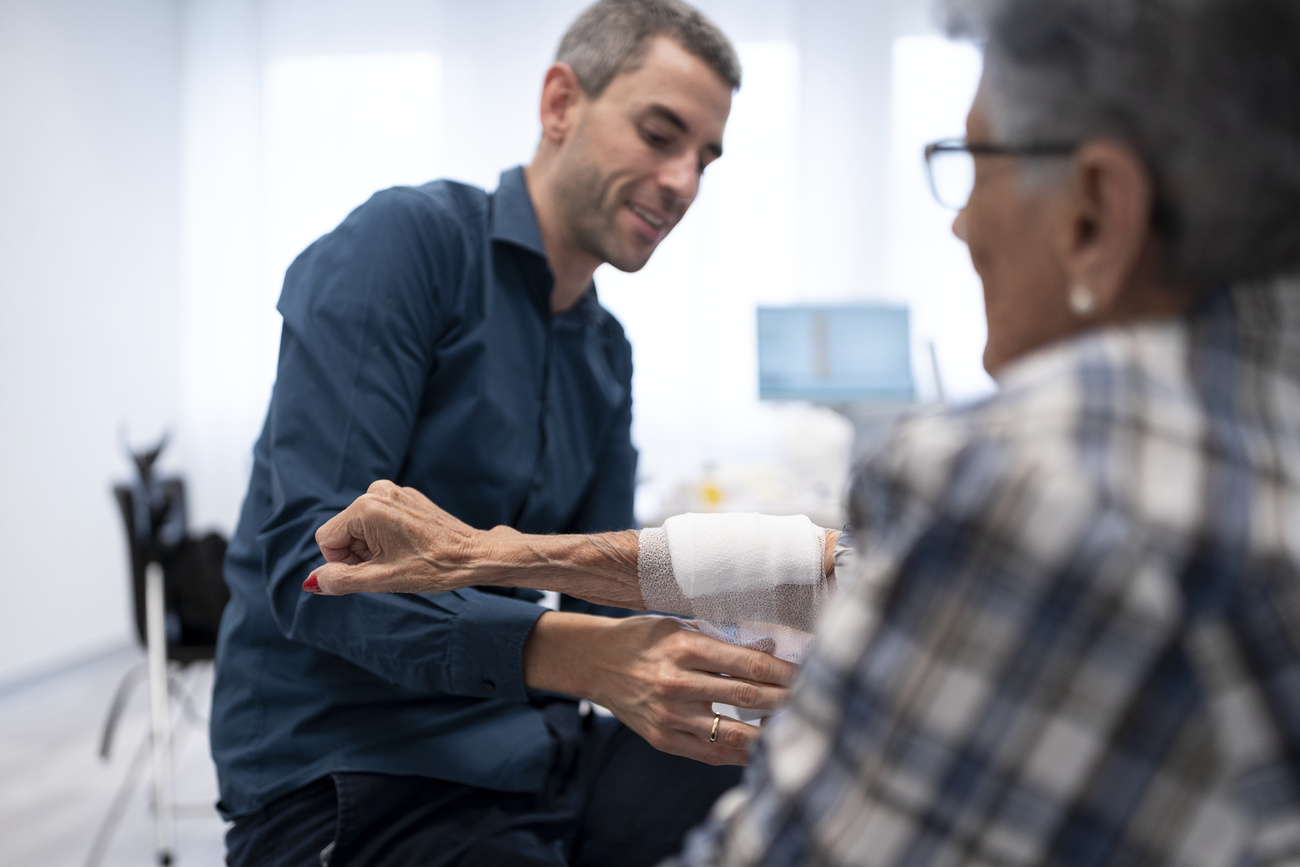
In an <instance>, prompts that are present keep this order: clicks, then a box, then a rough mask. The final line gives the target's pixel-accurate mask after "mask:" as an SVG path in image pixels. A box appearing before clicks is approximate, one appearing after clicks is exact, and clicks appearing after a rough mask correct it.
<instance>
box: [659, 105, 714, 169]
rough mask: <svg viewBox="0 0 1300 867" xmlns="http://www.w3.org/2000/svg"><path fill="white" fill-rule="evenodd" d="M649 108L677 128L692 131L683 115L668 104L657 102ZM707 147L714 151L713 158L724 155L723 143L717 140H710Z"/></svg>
mask: <svg viewBox="0 0 1300 867" xmlns="http://www.w3.org/2000/svg"><path fill="white" fill-rule="evenodd" d="M649 110H650V113H651V114H654V115H657V116H659V117H661V118H663V119H664V120H666V121H668V122H669V123H670V124H672V125H673V126H675V127H677V128H678V129H679V130H681V131H682V132H690V131H691V128H690V127H689V126H688V125H687V124H686V121H684V120H682V116H681V115H680V114H678V113H677V112H675V111H673V110H672V109H671V108H669V107H668V106H666V105H660V104H659V103H655V104H654V105H651V106H650V109H649ZM705 147H707V148H708V149H709V151H711V152H712V153H713V158H714V159H717V158H718V157H720V156H722V145H721V144H718V143H717V142H710V143H709V144H707V145H705Z"/></svg>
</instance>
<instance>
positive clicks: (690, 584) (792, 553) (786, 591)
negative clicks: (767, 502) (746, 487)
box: [637, 514, 828, 661]
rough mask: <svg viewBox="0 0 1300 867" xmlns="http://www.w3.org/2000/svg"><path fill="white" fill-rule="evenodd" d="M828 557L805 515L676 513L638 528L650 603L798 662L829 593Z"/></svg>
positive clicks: (640, 570)
mask: <svg viewBox="0 0 1300 867" xmlns="http://www.w3.org/2000/svg"><path fill="white" fill-rule="evenodd" d="M825 556H826V535H825V531H824V530H822V529H821V528H820V527H818V526H816V525H815V524H813V522H812V521H809V520H808V519H807V518H806V517H804V516H803V515H794V516H789V517H777V516H773V515H758V514H721V515H696V514H688V515H678V516H676V517H673V518H669V519H668V520H667V521H666V522H664V525H663V527H662V528H660V529H652V530H642V531H641V533H640V553H639V554H638V558H637V577H638V580H639V582H640V585H641V598H642V600H643V601H644V602H645V604H646V607H647V608H648V609H650V610H653V611H665V612H669V613H673V614H686V615H689V616H691V617H694V618H695V619H696V620H697V621H698V623H699V626H700V628H701V629H702V630H703V631H705V632H707V633H709V634H711V635H714V636H715V637H718V638H722V639H724V640H726V641H730V642H732V643H734V644H741V645H745V646H748V647H755V648H758V649H762V650H766V651H767V652H769V653H775V654H776V655H777V656H780V657H782V658H784V659H791V660H795V661H798V660H799V659H801V658H802V657H803V655H804V653H805V652H806V651H807V649H808V645H809V644H810V643H811V641H812V635H811V632H812V629H813V624H815V623H816V621H817V617H818V615H819V614H820V613H821V609H822V606H823V604H824V602H825V600H826V597H827V595H828V589H827V580H826V573H825V570H824V564H825Z"/></svg>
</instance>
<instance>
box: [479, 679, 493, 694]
mask: <svg viewBox="0 0 1300 867" xmlns="http://www.w3.org/2000/svg"><path fill="white" fill-rule="evenodd" d="M478 687H479V689H481V690H483V691H484V692H496V691H497V685H496V684H495V683H493V682H492V681H490V680H485V681H483V682H482V683H480V684H479V685H478Z"/></svg>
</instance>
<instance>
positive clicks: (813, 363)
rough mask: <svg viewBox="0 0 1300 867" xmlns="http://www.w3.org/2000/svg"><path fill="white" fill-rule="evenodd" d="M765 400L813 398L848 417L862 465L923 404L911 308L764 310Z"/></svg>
mask: <svg viewBox="0 0 1300 867" xmlns="http://www.w3.org/2000/svg"><path fill="white" fill-rule="evenodd" d="M931 354H932V357H933V348H931ZM935 375H936V378H937V376H938V369H937V366H936V369H935ZM938 389H939V392H940V393H942V386H941V385H940V386H938ZM758 396H759V399H760V400H803V401H808V402H810V403H813V404H815V405H818V406H825V407H828V408H830V409H832V410H834V411H835V412H837V413H839V414H840V415H842V416H844V417H845V418H846V419H848V420H849V422H850V423H851V424H852V425H853V449H852V459H853V460H855V461H856V460H857V459H858V458H860V457H862V455H863V454H865V453H866V452H867V451H869V450H870V449H871V447H872V446H873V445H874V444H875V443H877V442H879V441H880V440H881V439H882V438H883V436H884V435H885V434H886V433H888V431H889V428H890V427H891V426H892V425H893V423H894V420H895V419H897V417H898V416H899V415H900V414H901V413H902V412H903V410H905V409H906V408H907V407H908V406H909V405H911V404H912V402H913V401H914V400H915V399H916V386H915V384H914V382H913V380H912V349H911V326H910V315H909V312H908V308H907V307H903V306H898V305H890V304H840V305H819V306H811V305H800V306H794V307H760V308H758Z"/></svg>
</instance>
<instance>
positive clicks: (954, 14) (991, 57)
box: [942, 0, 1300, 286]
mask: <svg viewBox="0 0 1300 867" xmlns="http://www.w3.org/2000/svg"><path fill="white" fill-rule="evenodd" d="M942 8H943V11H944V16H945V20H946V23H947V27H948V30H949V32H950V34H951V35H953V36H955V37H959V38H960V37H964V38H971V39H974V40H975V41H976V42H981V43H983V45H984V64H985V73H984V74H985V84H986V88H985V96H986V99H987V106H988V112H989V119H990V122H991V124H992V126H993V129H994V131H995V132H996V134H997V135H998V136H999V137H1002V138H1005V139H1007V140H1009V141H1015V142H1022V143H1023V142H1041V141H1060V140H1063V139H1064V140H1069V141H1084V140H1087V139H1090V138H1098V137H1110V138H1116V139H1118V140H1120V141H1122V142H1124V143H1125V144H1127V145H1128V146H1129V147H1131V148H1133V149H1134V151H1135V152H1136V153H1137V154H1138V155H1139V156H1140V157H1141V158H1142V159H1143V160H1144V162H1145V163H1146V166H1147V168H1148V170H1149V171H1150V172H1151V175H1152V177H1153V179H1154V182H1155V186H1156V205H1155V208H1154V213H1153V215H1152V219H1153V225H1154V227H1155V229H1156V231H1157V232H1158V233H1159V234H1160V235H1161V236H1162V237H1163V238H1164V239H1165V241H1166V242H1167V243H1168V244H1169V248H1170V252H1171V258H1172V266H1173V268H1174V270H1175V271H1176V274H1177V276H1178V277H1180V278H1182V279H1185V280H1188V281H1190V282H1192V283H1193V284H1195V285H1199V286H1210V285H1222V284H1224V283H1228V282H1234V281H1242V280H1251V279H1262V278H1268V277H1274V276H1278V275H1281V274H1287V273H1292V272H1295V271H1297V270H1298V269H1300V2H1297V0H946V2H944V4H943V7H942Z"/></svg>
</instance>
